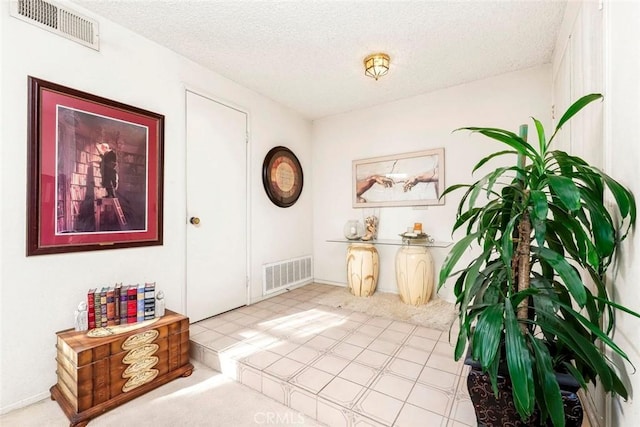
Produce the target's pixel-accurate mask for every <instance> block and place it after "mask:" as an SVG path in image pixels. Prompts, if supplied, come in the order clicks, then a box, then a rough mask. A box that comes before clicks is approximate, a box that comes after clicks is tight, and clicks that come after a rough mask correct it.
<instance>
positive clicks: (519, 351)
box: [504, 297, 535, 419]
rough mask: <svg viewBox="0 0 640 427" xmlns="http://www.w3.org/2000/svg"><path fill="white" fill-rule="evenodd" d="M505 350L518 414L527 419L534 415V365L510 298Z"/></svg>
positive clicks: (506, 317)
mask: <svg viewBox="0 0 640 427" xmlns="http://www.w3.org/2000/svg"><path fill="white" fill-rule="evenodd" d="M504 304H505V310H504V311H505V350H506V355H507V367H508V368H509V377H510V378H511V384H512V386H513V400H514V403H515V406H516V410H517V411H518V414H520V416H521V418H522V419H527V418H529V416H530V415H531V414H532V413H533V408H534V405H535V391H534V386H533V374H532V371H533V363H532V361H531V354H530V353H529V350H528V348H527V345H526V342H525V339H524V336H523V335H522V331H521V330H520V327H519V326H518V320H517V319H516V315H515V311H514V309H513V306H512V304H511V299H510V298H508V297H507V298H505V301H504Z"/></svg>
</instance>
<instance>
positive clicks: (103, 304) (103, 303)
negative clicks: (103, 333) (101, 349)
mask: <svg viewBox="0 0 640 427" xmlns="http://www.w3.org/2000/svg"><path fill="white" fill-rule="evenodd" d="M108 290H109V288H108V287H106V286H103V287H102V290H101V291H100V313H101V316H102V327H103V328H104V327H105V326H107V325H108V323H107V291H108ZM96 316H98V313H96Z"/></svg>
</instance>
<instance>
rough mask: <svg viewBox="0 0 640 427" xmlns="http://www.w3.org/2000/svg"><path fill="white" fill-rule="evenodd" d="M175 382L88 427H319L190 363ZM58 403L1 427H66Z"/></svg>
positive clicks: (24, 412)
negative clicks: (188, 373) (188, 370)
mask: <svg viewBox="0 0 640 427" xmlns="http://www.w3.org/2000/svg"><path fill="white" fill-rule="evenodd" d="M192 362H193V364H194V366H195V369H194V371H193V374H191V376H189V377H186V378H177V379H175V380H173V381H171V382H170V383H168V384H165V385H163V386H161V387H159V388H157V389H155V390H153V391H150V392H149V393H147V394H145V395H143V396H140V397H138V398H137V399H134V400H132V401H130V402H127V403H125V404H124V405H122V406H119V407H117V408H115V409H113V410H111V411H109V412H106V413H105V414H103V415H101V416H99V417H97V418H95V419H94V420H92V421H90V422H89V427H128V426H136V427H173V426H188V427H250V426H261V425H262V426H269V425H278V426H291V427H294V426H296V427H299V426H304V427H319V426H320V425H321V424H320V423H318V422H317V421H314V420H311V419H310V418H308V417H306V416H303V415H302V414H300V413H299V412H297V411H295V410H293V409H291V408H287V407H286V406H284V405H282V404H281V403H278V402H276V401H275V400H272V399H271V398H269V397H267V396H264V395H262V394H260V393H259V392H257V391H255V390H253V389H250V388H249V387H246V386H244V385H242V384H239V383H236V382H234V381H233V380H231V379H229V378H227V377H225V376H224V375H223V374H221V373H220V372H217V371H214V370H213V369H211V368H208V367H207V366H205V365H202V364H200V363H198V362H195V361H193V360H192ZM68 425H69V420H68V419H67V417H65V415H64V413H63V412H62V409H60V407H59V406H58V403H57V402H55V401H53V400H50V399H48V398H47V399H45V400H41V401H39V402H37V403H34V404H33V405H30V406H27V407H25V408H21V409H16V410H15V411H12V412H9V413H8V414H5V415H2V416H0V426H2V427H5V426H6V427H66V426H68Z"/></svg>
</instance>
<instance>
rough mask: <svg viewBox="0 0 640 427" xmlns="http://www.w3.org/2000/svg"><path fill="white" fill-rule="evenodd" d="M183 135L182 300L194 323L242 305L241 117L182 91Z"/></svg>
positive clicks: (244, 148)
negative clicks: (184, 274) (184, 230)
mask: <svg viewBox="0 0 640 427" xmlns="http://www.w3.org/2000/svg"><path fill="white" fill-rule="evenodd" d="M186 134H187V135H186V139H187V143H186V145H187V147H186V150H187V155H186V158H187V218H186V224H187V245H186V247H187V249H186V252H187V253H186V256H187V280H186V281H187V287H186V300H187V315H188V316H189V319H190V321H191V322H196V321H198V320H202V319H205V318H207V317H211V316H214V315H216V314H219V313H222V312H225V311H228V310H231V309H233V308H236V307H240V306H242V305H245V304H246V302H247V174H246V170H247V165H246V164H247V114H246V113H245V112H242V111H239V110H237V109H234V108H231V107H229V106H226V105H224V104H221V103H219V102H216V101H214V100H212V99H210V98H207V97H205V96H202V95H199V94H197V93H194V92H191V91H187V92H186ZM196 222H197V224H194V223H196Z"/></svg>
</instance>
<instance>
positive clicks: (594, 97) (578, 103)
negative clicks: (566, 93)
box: [549, 93, 602, 144]
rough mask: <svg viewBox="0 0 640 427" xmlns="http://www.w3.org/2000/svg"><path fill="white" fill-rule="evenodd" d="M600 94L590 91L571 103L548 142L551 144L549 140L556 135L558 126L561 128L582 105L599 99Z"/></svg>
mask: <svg viewBox="0 0 640 427" xmlns="http://www.w3.org/2000/svg"><path fill="white" fill-rule="evenodd" d="M601 98H602V95H600V94H599V93H592V94H590V95H585V96H583V97H582V98H580V99H578V100H577V101H576V102H574V103H573V105H571V106H570V107H569V108H568V109H567V111H566V112H565V113H564V114H563V115H562V117H561V118H560V120H559V121H558V125H557V126H556V130H555V132H554V133H553V135H552V136H551V138H550V139H549V144H551V141H552V140H553V138H554V137H555V136H556V134H557V133H558V131H559V130H560V128H562V126H563V125H564V124H565V123H566V122H567V121H568V120H569V119H570V118H571V117H573V116H575V115H576V114H577V113H578V112H579V111H580V110H582V109H583V108H584V107H586V106H587V105H589V104H590V103H592V102H593V101H595V100H597V99H601Z"/></svg>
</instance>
